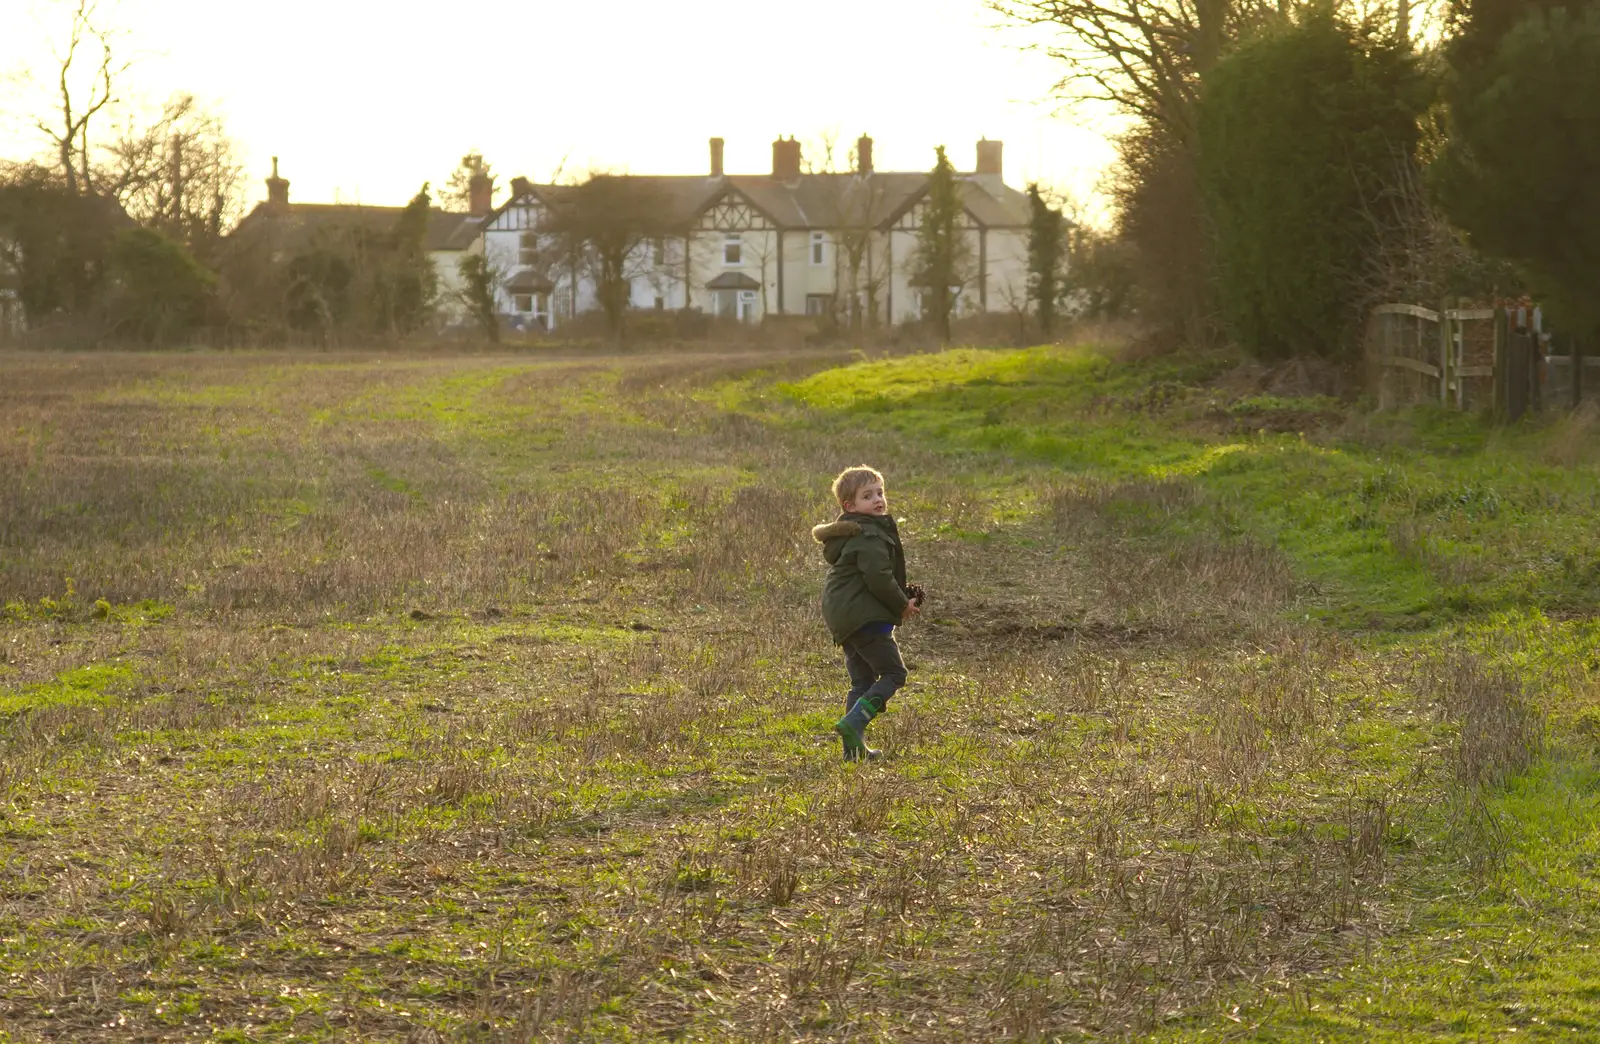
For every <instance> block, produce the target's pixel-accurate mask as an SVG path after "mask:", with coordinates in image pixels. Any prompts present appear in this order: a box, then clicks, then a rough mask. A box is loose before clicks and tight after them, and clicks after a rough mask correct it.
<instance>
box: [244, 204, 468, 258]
mask: <svg viewBox="0 0 1600 1044" xmlns="http://www.w3.org/2000/svg"><path fill="white" fill-rule="evenodd" d="M404 210H405V208H404V207H369V206H365V205H363V204H359V203H290V204H289V209H288V212H287V213H278V212H276V211H274V210H273V209H272V207H271V206H270V205H268V204H266V203H261V204H258V205H257V206H256V208H255V209H254V210H252V211H251V212H250V213H249V214H247V215H246V216H245V218H244V220H243V221H241V222H239V225H238V227H237V228H235V229H234V230H233V232H232V233H231V235H232V236H234V237H236V238H237V237H248V236H252V235H255V234H258V233H259V232H260V230H262V229H267V228H270V229H271V230H272V233H271V234H273V235H274V236H282V237H284V238H285V239H292V240H296V241H299V240H302V239H304V238H306V237H308V236H311V235H313V234H315V233H316V232H317V231H319V230H321V229H324V228H336V227H340V226H344V227H358V228H367V229H369V230H374V231H379V230H387V229H389V228H392V227H394V223H395V222H396V221H397V220H399V218H400V215H401V213H403V212H404ZM482 223H483V219H482V218H478V217H473V216H472V215H471V214H452V213H449V212H447V211H443V210H430V211H429V212H428V231H427V233H426V236H425V238H424V240H423V245H424V247H425V248H426V249H428V250H430V251H433V250H465V249H467V248H468V247H469V246H471V245H472V241H473V240H475V239H477V237H478V229H479V228H480V227H481V225H482Z"/></svg>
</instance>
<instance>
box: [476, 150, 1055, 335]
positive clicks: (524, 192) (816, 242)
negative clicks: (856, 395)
mask: <svg viewBox="0 0 1600 1044" xmlns="http://www.w3.org/2000/svg"><path fill="white" fill-rule="evenodd" d="M710 144H711V165H710V171H709V172H708V173H707V174H706V175H704V176H693V175H691V176H634V175H623V176H621V177H622V178H624V179H625V180H626V181H627V182H629V184H630V186H632V187H635V188H637V190H638V192H639V193H640V196H641V198H645V199H648V200H650V205H651V206H656V207H660V208H661V224H662V225H663V227H666V228H669V229H672V230H673V232H672V233H671V234H668V235H665V236H662V237H661V238H659V239H655V240H652V241H646V242H641V243H640V244H639V246H638V247H637V248H636V249H635V250H634V252H633V254H632V255H631V256H630V258H629V265H628V272H627V275H628V279H629V302H630V304H631V306H632V307H634V308H640V309H658V310H677V309H686V308H688V309H698V310H700V311H702V312H705V313H707V314H710V315H716V316H722V317H726V318H731V319H738V320H744V321H755V320H758V319H760V318H762V317H763V316H767V315H824V314H830V313H834V314H845V315H854V316H858V317H864V316H867V315H869V314H870V315H872V316H874V317H875V318H876V319H878V320H879V321H885V322H890V323H900V322H907V321H911V320H915V319H919V318H921V317H922V301H921V292H920V291H919V290H918V289H917V288H916V287H914V286H912V285H911V268H912V266H911V258H912V254H913V251H914V249H915V246H916V239H917V229H918V225H919V222H920V220H921V216H922V206H923V197H924V196H925V194H926V192H927V186H928V174H927V173H926V172H914V173H901V172H891V171H878V170H874V169H873V165H872V139H871V138H868V137H864V136H863V137H862V138H861V139H860V140H859V141H858V142H857V143H856V157H857V162H856V169H855V170H854V171H851V172H848V173H807V172H805V171H804V170H803V168H802V164H801V155H800V143H799V142H797V141H795V140H794V139H792V138H790V139H783V138H780V139H779V140H777V141H775V142H773V143H772V172H771V173H770V174H759V175H740V174H731V175H730V174H726V173H724V171H723V168H722V155H723V140H722V139H721V138H712V139H711V142H710ZM1001 158H1002V145H1001V143H1000V142H998V141H980V142H978V147H977V165H976V169H975V170H974V171H973V172H972V173H965V174H960V175H958V177H959V183H960V190H961V196H962V202H963V204H964V226H963V231H964V234H965V237H966V241H967V247H968V253H969V256H970V264H969V266H968V268H969V277H968V278H967V279H966V280H965V282H964V283H963V285H962V286H961V287H960V290H959V295H958V298H957V312H958V314H971V313H975V312H986V311H987V312H996V311H1008V310H1010V309H1012V308H1013V307H1016V306H1017V305H1018V304H1019V303H1020V302H1021V301H1022V300H1023V294H1024V287H1025V286H1026V282H1027V239H1028V201H1027V197H1026V196H1025V195H1023V194H1022V193H1021V192H1018V191H1017V190H1016V189H1013V188H1011V187H1010V186H1008V185H1006V184H1005V181H1004V178H1003V176H1002V168H1001ZM571 191H572V189H571V187H570V186H562V185H536V184H531V183H529V182H528V181H527V180H525V179H523V178H516V179H513V181H512V189H511V198H510V199H509V200H507V202H506V203H505V204H503V205H502V206H501V207H500V208H499V209H497V210H495V211H494V212H492V213H491V214H490V215H489V216H488V218H487V220H486V221H485V223H484V225H483V249H484V251H485V254H486V255H487V256H488V258H489V260H490V263H491V265H492V266H493V267H494V269H495V270H496V271H497V272H498V273H500V275H501V278H502V289H501V293H500V295H499V302H500V310H501V312H502V314H503V315H505V317H506V319H507V321H508V322H509V323H510V324H511V325H513V326H527V327H533V326H537V327H540V328H544V329H553V328H554V327H556V326H558V325H559V324H561V323H563V322H565V321H567V320H568V319H569V318H570V317H572V316H573V315H575V314H579V313H582V312H585V311H589V310H592V309H594V308H595V307H596V304H597V302H596V294H595V282H594V279H593V277H592V276H591V275H590V274H589V273H588V272H586V271H584V270H583V266H581V265H579V264H576V263H574V262H573V261H572V260H571V259H570V258H568V257H564V256H562V253H561V252H560V251H559V250H558V249H557V244H556V243H555V241H554V237H553V236H552V235H551V233H550V227H551V221H550V217H551V213H552V211H553V210H554V209H555V208H559V207H560V206H561V205H562V200H563V197H564V196H565V195H566V194H567V193H569V192H571Z"/></svg>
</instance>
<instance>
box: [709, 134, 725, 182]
mask: <svg viewBox="0 0 1600 1044" xmlns="http://www.w3.org/2000/svg"><path fill="white" fill-rule="evenodd" d="M711 176H712V177H714V178H720V177H722V139H721V138H712V139H711Z"/></svg>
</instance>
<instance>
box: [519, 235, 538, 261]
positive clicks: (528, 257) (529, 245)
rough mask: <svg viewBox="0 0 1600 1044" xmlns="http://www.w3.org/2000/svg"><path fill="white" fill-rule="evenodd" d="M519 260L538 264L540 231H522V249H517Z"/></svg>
mask: <svg viewBox="0 0 1600 1044" xmlns="http://www.w3.org/2000/svg"><path fill="white" fill-rule="evenodd" d="M517 262H518V264H523V265H536V264H538V263H539V236H538V233H535V232H524V233H522V239H521V249H520V250H518V251H517Z"/></svg>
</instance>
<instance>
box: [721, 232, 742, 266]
mask: <svg viewBox="0 0 1600 1044" xmlns="http://www.w3.org/2000/svg"><path fill="white" fill-rule="evenodd" d="M742 264H744V243H743V241H742V240H740V238H739V233H737V232H729V233H728V234H727V236H726V237H724V238H723V240H722V265H723V267H724V268H737V267H738V266H740V265H742Z"/></svg>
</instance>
